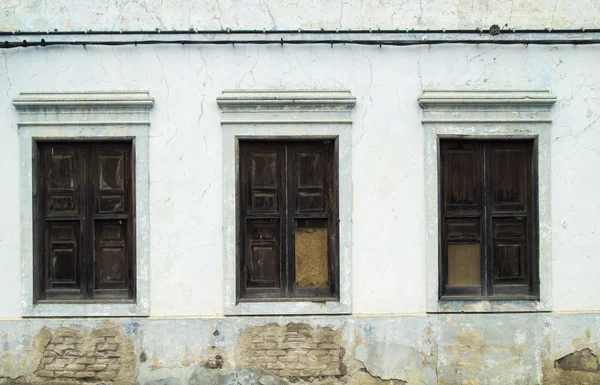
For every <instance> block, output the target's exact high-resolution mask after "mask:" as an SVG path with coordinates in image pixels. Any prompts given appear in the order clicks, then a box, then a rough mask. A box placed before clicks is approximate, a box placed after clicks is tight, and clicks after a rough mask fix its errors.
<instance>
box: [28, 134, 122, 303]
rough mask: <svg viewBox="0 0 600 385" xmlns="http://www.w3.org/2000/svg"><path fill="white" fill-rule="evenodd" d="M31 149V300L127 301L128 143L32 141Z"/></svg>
mask: <svg viewBox="0 0 600 385" xmlns="http://www.w3.org/2000/svg"><path fill="white" fill-rule="evenodd" d="M38 152H39V160H38V162H39V166H38V167H39V187H38V188H37V189H36V190H37V191H39V192H40V197H36V198H35V199H36V202H37V200H40V201H41V202H39V203H38V204H36V205H34V206H35V207H36V210H39V212H38V213H36V215H35V218H36V221H37V222H41V224H38V223H36V225H35V230H34V231H35V232H38V234H35V235H34V239H36V240H39V246H37V244H38V242H36V246H35V247H36V248H37V249H36V250H38V251H36V254H37V253H39V255H40V257H41V258H38V257H36V261H37V267H36V273H35V275H36V276H39V279H40V283H39V284H37V286H36V287H37V290H36V299H60V300H77V299H131V298H133V278H132V274H133V263H134V257H133V255H134V252H133V245H132V235H133V215H132V213H133V210H132V197H133V194H132V184H131V183H132V182H131V180H132V171H131V170H132V160H131V143H105V144H96V143H78V142H70V143H68V142H65V143H39V144H38ZM37 271H39V273H38V272H37Z"/></svg>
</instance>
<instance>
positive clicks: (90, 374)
mask: <svg viewBox="0 0 600 385" xmlns="http://www.w3.org/2000/svg"><path fill="white" fill-rule="evenodd" d="M89 377H96V372H76V373H75V378H89Z"/></svg>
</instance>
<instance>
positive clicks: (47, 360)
mask: <svg viewBox="0 0 600 385" xmlns="http://www.w3.org/2000/svg"><path fill="white" fill-rule="evenodd" d="M53 362H54V358H53V357H45V358H42V364H44V365H47V364H51V363H53Z"/></svg>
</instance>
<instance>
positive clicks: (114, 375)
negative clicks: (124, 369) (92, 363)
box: [96, 372, 117, 378]
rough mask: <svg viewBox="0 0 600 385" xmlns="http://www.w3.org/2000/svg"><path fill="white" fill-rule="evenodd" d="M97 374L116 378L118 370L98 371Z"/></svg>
mask: <svg viewBox="0 0 600 385" xmlns="http://www.w3.org/2000/svg"><path fill="white" fill-rule="evenodd" d="M96 376H97V377H98V378H115V377H116V376H117V372H98V373H97V374H96Z"/></svg>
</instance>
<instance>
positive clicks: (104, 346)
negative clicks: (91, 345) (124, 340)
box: [96, 344, 119, 352]
mask: <svg viewBox="0 0 600 385" xmlns="http://www.w3.org/2000/svg"><path fill="white" fill-rule="evenodd" d="M118 347H119V345H118V344H98V345H96V350H97V351H99V352H102V351H106V350H117V348H118Z"/></svg>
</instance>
